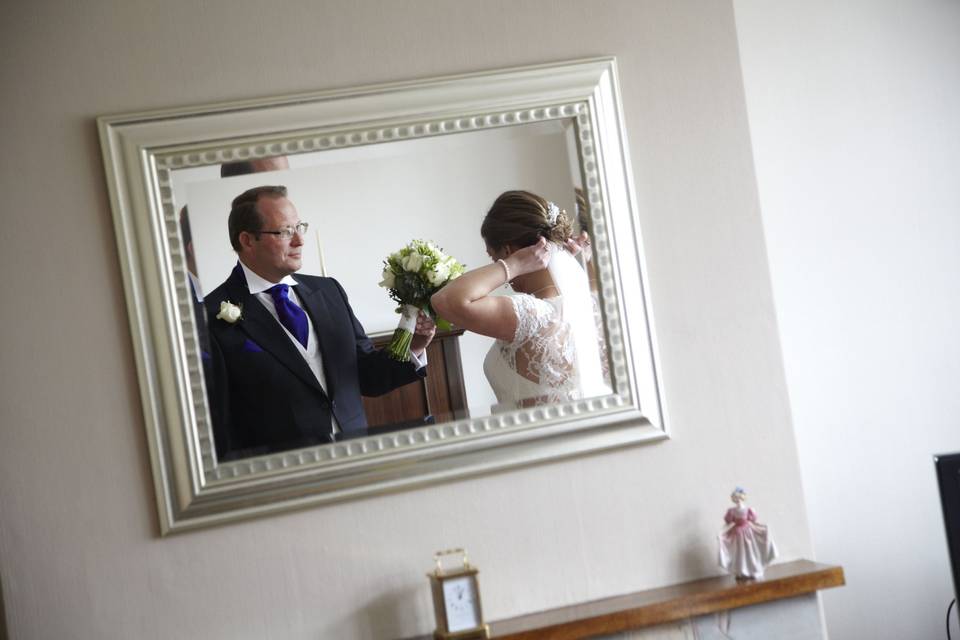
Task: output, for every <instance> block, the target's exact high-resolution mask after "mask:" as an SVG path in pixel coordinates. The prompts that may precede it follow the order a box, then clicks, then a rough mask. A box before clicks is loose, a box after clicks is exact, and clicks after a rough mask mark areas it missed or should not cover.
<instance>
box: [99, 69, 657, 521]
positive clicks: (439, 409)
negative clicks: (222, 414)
mask: <svg viewBox="0 0 960 640" xmlns="http://www.w3.org/2000/svg"><path fill="white" fill-rule="evenodd" d="M99 124H100V131H101V141H102V145H103V149H104V159H105V164H106V168H107V176H108V184H109V187H110V192H111V199H112V204H113V208H114V219H115V224H116V230H117V237H118V244H119V247H120V252H121V259H122V262H123V266H124V275H125V286H126V291H127V299H128V307H129V311H130V321H131V327H132V329H133V333H134V341H135V347H136V353H137V357H138V370H139V372H140V380H141V391H142V395H143V398H144V405H145V407H144V408H145V416H146V422H147V431H148V435H149V441H150V445H151V459H152V464H153V466H154V477H155V480H156V485H157V494H158V503H159V506H160V513H161V523H162V529H163V533H168V532H173V531H181V530H185V529H190V528H195V527H199V526H205V525H208V524H214V523H219V522H223V521H227V520H232V519H236V518H239V517H245V516H250V515H257V514H262V513H265V512H272V511H276V510H280V509H288V508H294V507H299V506H304V505H306V504H315V503H321V502H324V501H328V500H339V499H343V498H346V497H352V496H359V495H364V494H366V493H371V492H382V491H389V490H397V489H401V488H406V487H410V486H414V485H417V484H420V483H425V482H436V481H440V480H443V479H444V478H448V477H457V476H460V475H466V474H474V473H480V472H486V471H491V470H495V469H498V468H504V467H508V466H512V465H516V464H525V463H530V462H534V461H538V460H543V459H548V458H552V457H557V456H565V455H573V454H576V453H581V452H585V451H591V450H596V449H600V448H608V447H616V446H624V445H628V444H634V443H639V442H646V441H651V440H656V439H659V438H663V437H665V435H666V429H665V425H664V422H663V417H662V414H663V411H662V406H661V399H660V397H661V391H660V385H659V382H658V376H657V370H656V359H655V349H654V342H653V336H652V331H651V326H652V324H651V317H650V314H649V309H648V306H647V303H646V296H645V293H644V273H643V262H642V252H641V243H640V236H639V233H638V230H637V228H636V227H637V225H636V215H635V211H634V206H635V205H634V203H635V198H634V196H633V193H632V187H631V177H630V166H629V161H628V157H627V149H626V143H625V139H624V135H623V127H622V123H621V122H620V118H619V102H618V96H617V88H616V67H615V62H614V60H613V59H611V58H603V59H594V60H586V61H580V62H573V63H561V64H555V65H546V66H540V67H531V68H524V69H514V70H507V71H498V72H489V73H481V74H471V75H467V76H457V77H452V78H441V79H434V80H429V81H420V82H409V83H398V84H392V85H382V86H379V87H367V88H362V89H357V90H346V91H334V92H326V93H321V94H313V95H309V96H293V97H286V98H276V99H267V100H261V101H251V102H246V103H234V104H229V105H213V106H206V107H197V108H193V109H183V110H173V111H167V112H158V113H150V114H131V115H125V116H111V117H104V118H101V119H100V121H99ZM265 159H272V164H271V163H269V162H267V163H264V164H270V165H271V166H268V167H266V169H267V170H265V171H259V172H254V173H242V174H241V175H226V174H229V173H231V171H230V170H228V171H226V172H222V171H221V167H224V166H227V167H235V166H236V165H237V163H238V162H245V161H250V160H257V161H258V162H259V161H263V160H265ZM278 160H279V161H281V162H277V161H278ZM248 170H249V169H248ZM261 185H284V186H286V187H287V190H288V198H289V200H290V201H291V202H293V203H294V204H295V205H296V207H297V210H298V212H299V217H300V219H301V220H303V221H306V222H309V223H310V229H309V230H308V232H307V234H306V236H305V237H304V238H303V241H304V245H303V252H302V254H303V265H302V267H301V269H300V271H299V273H303V274H316V275H326V276H332V277H334V278H336V279H337V281H339V283H340V284H341V285H342V287H343V289H344V290H345V291H346V294H347V295H348V296H349V304H350V306H351V307H352V309H353V312H354V314H355V315H356V316H357V318H358V319H359V320H360V322H361V323H362V324H363V326H364V328H365V330H366V333H367V335H369V336H370V337H371V339H372V340H373V341H374V343H376V344H384V343H385V342H387V341H389V338H390V336H391V335H392V332H393V330H394V328H395V327H396V326H397V321H398V316H397V314H396V313H395V307H396V304H395V303H394V302H393V301H392V300H390V298H389V297H388V295H387V293H386V292H385V291H384V289H382V288H381V287H379V286H378V282H379V280H380V277H381V270H382V268H383V261H384V259H385V258H386V256H387V255H388V254H389V253H391V252H393V251H396V250H397V249H399V248H400V247H401V246H403V245H405V244H406V243H407V242H409V241H410V240H411V239H413V238H420V239H424V240H430V241H433V242H434V243H436V244H437V245H439V246H441V247H442V248H443V249H444V250H445V251H446V252H447V253H448V254H450V255H452V256H454V257H455V258H457V259H458V260H460V261H461V262H463V263H465V264H466V265H467V268H468V269H469V268H475V267H479V266H482V265H485V264H489V262H490V258H489V257H488V256H487V253H486V247H485V244H484V241H483V240H482V238H481V237H480V233H479V228H480V223H481V221H482V220H483V215H484V213H485V212H486V211H487V209H488V208H489V207H490V204H491V203H492V202H493V200H494V199H495V198H496V197H497V196H498V195H499V194H500V193H501V192H503V191H506V190H509V189H525V190H528V191H532V192H534V193H538V194H542V195H543V196H544V197H546V198H548V199H550V200H552V201H554V202H556V203H557V204H558V205H559V207H560V208H562V209H564V210H566V211H567V212H569V213H570V214H571V217H572V218H575V224H576V225H577V226H579V227H580V228H582V229H583V230H584V231H587V232H588V233H589V235H590V238H591V240H592V252H591V255H590V258H589V260H583V256H580V258H581V263H582V267H583V268H585V269H586V270H587V271H588V272H589V273H590V275H591V276H592V278H591V287H592V289H593V290H594V292H595V294H596V300H597V303H598V304H597V310H598V314H597V315H596V319H597V323H598V328H599V330H600V335H602V336H605V341H604V345H603V346H604V349H603V351H604V363H605V365H606V366H605V371H606V372H607V373H606V382H607V384H606V385H605V386H604V389H605V390H608V391H609V392H608V393H607V392H605V393H604V395H600V396H596V397H590V398H578V399H577V400H574V401H569V402H559V403H556V402H554V403H550V404H545V405H544V404H538V403H530V404H524V403H520V404H518V405H515V406H508V407H504V406H503V405H502V403H501V404H500V405H499V406H497V405H498V402H497V398H496V397H495V396H494V393H493V391H492V389H491V387H490V385H489V384H488V382H487V381H486V379H485V376H484V374H483V361H484V357H485V355H486V353H487V351H488V350H489V349H490V347H491V345H492V344H493V339H492V338H487V337H484V336H480V335H477V334H474V333H470V332H464V331H463V330H462V329H459V330H458V329H456V328H455V329H454V330H452V331H443V332H440V333H438V335H437V337H436V338H435V340H434V342H433V343H432V345H431V347H430V350H429V351H428V356H429V357H428V364H427V369H426V370H427V376H426V378H424V379H423V380H420V381H417V382H413V383H410V384H409V385H405V386H404V387H402V388H400V389H397V390H396V391H394V392H392V393H391V394H388V395H387V396H383V397H382V398H377V399H367V398H365V399H364V406H365V409H366V416H367V422H368V423H369V428H368V429H365V430H363V431H362V432H353V433H351V434H349V435H351V436H352V437H350V438H346V437H341V438H336V439H335V441H333V442H330V443H316V442H311V443H307V444H304V443H301V444H300V445H299V446H296V447H295V448H294V447H293V446H291V447H280V448H277V449H270V450H262V451H261V450H245V451H242V452H241V454H240V455H236V452H232V451H231V452H230V453H229V454H228V455H225V454H224V440H225V439H226V438H224V437H222V436H218V435H217V428H216V427H217V424H216V423H217V421H216V420H215V419H212V416H215V414H216V411H214V410H212V407H211V401H210V397H209V396H208V393H207V392H208V389H209V387H210V385H211V384H215V379H216V375H217V374H216V373H215V372H213V371H212V370H211V367H210V366H209V365H205V362H208V361H209V359H210V354H209V353H207V351H206V350H205V348H204V346H205V332H206V326H205V322H207V321H208V320H206V319H205V318H204V315H203V313H202V312H198V311H197V310H198V308H199V307H198V305H197V304H196V300H197V298H198V296H197V295H195V294H198V293H199V294H201V295H202V294H204V293H208V292H210V291H211V290H213V289H214V288H216V287H217V286H218V285H219V284H220V283H221V282H223V281H224V280H225V279H226V278H227V276H228V275H229V274H230V271H231V270H232V269H233V268H234V265H235V264H236V262H237V255H236V253H235V252H234V251H233V250H232V249H231V247H230V241H229V237H228V233H227V222H226V220H227V214H228V212H229V210H230V202H231V201H232V200H233V198H234V197H235V196H237V195H238V194H240V193H242V192H243V191H245V190H246V189H249V188H251V187H256V186H261ZM185 207H186V209H187V210H188V212H189V214H188V216H184V215H183V212H184V208H185ZM184 219H188V220H189V225H188V226H185V225H184V224H183V221H184ZM497 293H503V294H507V293H508V292H507V291H506V290H503V291H498V292H497ZM209 321H213V320H209ZM493 407H497V410H496V411H491V409H492V408H493ZM344 435H347V434H344ZM218 438H219V440H218ZM218 445H220V446H219V449H220V451H219V455H218Z"/></svg>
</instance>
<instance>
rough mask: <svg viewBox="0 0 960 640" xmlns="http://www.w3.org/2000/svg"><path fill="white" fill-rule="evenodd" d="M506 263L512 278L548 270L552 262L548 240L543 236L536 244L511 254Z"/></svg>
mask: <svg viewBox="0 0 960 640" xmlns="http://www.w3.org/2000/svg"><path fill="white" fill-rule="evenodd" d="M505 262H506V263H507V266H508V267H510V276H511V278H514V277H516V276H522V275H523V274H525V273H533V272H534V271H540V270H541V269H546V268H547V263H548V262H550V248H549V246H548V245H547V239H546V238H544V237H542V236H541V238H540V239H539V240H537V242H536V243H535V244H532V245H530V246H529V247H524V248H523V249H518V250H517V251H514V252H513V253H511V254H510V255H509V256H508V257H507V259H506V260H505Z"/></svg>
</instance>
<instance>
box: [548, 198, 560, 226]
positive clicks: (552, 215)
mask: <svg viewBox="0 0 960 640" xmlns="http://www.w3.org/2000/svg"><path fill="white" fill-rule="evenodd" d="M559 215H560V207H558V206H557V205H556V204H554V203H552V202H548V203H547V222H549V223H550V226H551V227H552V226H553V225H555V224H557V217H558V216H559Z"/></svg>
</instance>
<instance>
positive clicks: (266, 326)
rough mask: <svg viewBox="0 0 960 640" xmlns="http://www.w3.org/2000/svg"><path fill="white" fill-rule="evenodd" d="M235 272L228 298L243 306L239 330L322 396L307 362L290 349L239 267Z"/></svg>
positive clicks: (321, 388) (317, 382)
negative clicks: (232, 297) (233, 298)
mask: <svg viewBox="0 0 960 640" xmlns="http://www.w3.org/2000/svg"><path fill="white" fill-rule="evenodd" d="M236 271H238V272H239V275H238V274H237V273H236V272H235V273H234V274H232V275H231V277H230V287H231V294H232V295H235V296H236V299H237V300H240V301H241V304H242V305H243V320H242V321H241V322H240V323H239V326H240V327H241V328H242V329H243V331H244V333H246V334H247V335H248V336H250V339H251V340H253V341H254V342H256V343H257V344H258V345H260V347H262V348H263V350H264V351H267V352H269V353H270V354H271V355H273V357H275V358H276V359H277V360H279V361H280V362H281V363H283V364H284V366H286V367H287V368H288V369H290V371H292V372H293V373H294V374H295V375H296V376H297V377H299V378H301V379H302V380H303V381H304V382H306V383H307V384H309V385H311V386H313V387H316V389H317V390H318V391H321V392H322V391H323V387H322V386H320V382H319V381H318V380H317V377H316V376H315V375H313V371H311V370H310V367H309V366H308V365H307V361H306V360H304V358H303V356H302V355H300V352H299V351H297V348H296V347H294V346H293V343H292V342H291V341H290V338H289V337H288V336H287V334H286V332H285V331H284V330H283V327H282V326H280V323H279V322H277V320H276V318H274V317H273V316H272V315H270V312H269V311H267V308H266V307H264V306H263V303H262V302H260V300H258V299H257V297H256V296H254V295H252V294H251V293H250V290H249V289H248V288H247V283H246V281H245V279H244V278H243V272H242V271H240V269H239V267H238V268H237V270H236Z"/></svg>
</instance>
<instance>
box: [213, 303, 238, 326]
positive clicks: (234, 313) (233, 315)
mask: <svg viewBox="0 0 960 640" xmlns="http://www.w3.org/2000/svg"><path fill="white" fill-rule="evenodd" d="M217 319H218V320H223V321H224V322H229V323H230V324H233V323H234V322H236V321H237V320H239V319H240V307H238V306H237V305H235V304H233V303H232V302H230V301H228V300H224V301H223V302H221V303H220V313H218V314H217Z"/></svg>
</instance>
